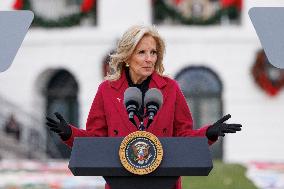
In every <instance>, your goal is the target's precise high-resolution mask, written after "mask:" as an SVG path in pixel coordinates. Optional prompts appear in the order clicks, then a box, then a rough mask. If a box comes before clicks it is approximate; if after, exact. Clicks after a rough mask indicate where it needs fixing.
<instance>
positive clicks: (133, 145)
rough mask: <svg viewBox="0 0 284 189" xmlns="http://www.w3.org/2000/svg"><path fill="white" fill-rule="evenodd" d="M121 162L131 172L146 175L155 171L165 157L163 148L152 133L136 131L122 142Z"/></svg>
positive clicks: (120, 150)
mask: <svg viewBox="0 0 284 189" xmlns="http://www.w3.org/2000/svg"><path fill="white" fill-rule="evenodd" d="M119 157H120V162H121V163H122V165H123V167H124V168H125V169H127V170H128V171H129V172H131V173H134V174H137V175H145V174H149V173H151V172H153V171H154V170H155V169H157V167H158V166H159V165H160V163H161V161H162V159H163V148H162V145H161V142H160V141H159V139H158V138H157V137H156V136H155V135H153V134H152V133H149V132H146V131H136V132H133V133H130V134H129V135H127V136H126V137H125V138H124V139H123V141H122V142H121V144H120V148H119Z"/></svg>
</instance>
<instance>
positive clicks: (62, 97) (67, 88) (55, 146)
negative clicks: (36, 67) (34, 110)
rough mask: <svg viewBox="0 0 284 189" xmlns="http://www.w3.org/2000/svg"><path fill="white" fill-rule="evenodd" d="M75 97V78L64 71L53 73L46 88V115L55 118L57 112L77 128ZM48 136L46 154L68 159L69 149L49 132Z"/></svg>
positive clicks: (77, 117) (76, 93) (76, 88)
mask: <svg viewBox="0 0 284 189" xmlns="http://www.w3.org/2000/svg"><path fill="white" fill-rule="evenodd" d="M77 95H78V84H77V82H76V80H75V78H74V77H73V76H72V75H71V74H70V73H69V72H68V71H66V70H64V69H60V70H57V71H55V72H54V74H53V75H52V76H51V78H50V80H49V82H47V86H46V91H45V97H46V115H48V116H50V117H53V118H55V116H54V112H59V113H60V114H62V115H63V117H64V118H65V119H66V121H67V122H68V123H72V125H75V126H78V122H79V115H78V114H79V113H78V109H79V107H78V99H77ZM48 135H49V136H48V137H47V153H48V154H49V155H50V156H51V157H53V158H69V157H70V149H68V147H67V146H66V145H65V144H63V143H62V141H61V140H60V139H59V137H58V136H57V135H56V134H54V133H53V132H50V131H49V132H48Z"/></svg>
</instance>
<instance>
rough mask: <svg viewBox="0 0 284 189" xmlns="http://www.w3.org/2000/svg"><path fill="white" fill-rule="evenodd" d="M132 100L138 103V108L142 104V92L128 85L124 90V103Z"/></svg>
mask: <svg viewBox="0 0 284 189" xmlns="http://www.w3.org/2000/svg"><path fill="white" fill-rule="evenodd" d="M130 101H134V102H137V103H138V106H139V107H138V108H140V107H141V105H142V92H141V91H140V90H139V89H138V88H137V87H129V88H127V89H126V90H125V92H124V101H123V102H124V105H126V104H127V103H128V102H130Z"/></svg>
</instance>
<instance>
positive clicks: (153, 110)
mask: <svg viewBox="0 0 284 189" xmlns="http://www.w3.org/2000/svg"><path fill="white" fill-rule="evenodd" d="M144 104H146V112H147V115H148V116H149V119H148V123H147V127H146V128H148V127H149V126H150V124H151V123H152V122H153V120H154V116H155V115H156V114H157V112H158V110H159V108H160V107H161V106H162V104H163V94H162V93H161V91H160V90H159V89H156V88H152V89H149V90H148V91H147V92H146V94H145V99H144Z"/></svg>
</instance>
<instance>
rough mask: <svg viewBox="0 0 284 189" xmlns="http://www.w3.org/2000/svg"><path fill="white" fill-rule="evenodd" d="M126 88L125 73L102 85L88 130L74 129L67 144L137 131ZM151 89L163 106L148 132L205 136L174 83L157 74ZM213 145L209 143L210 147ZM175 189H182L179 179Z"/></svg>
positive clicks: (153, 75)
mask: <svg viewBox="0 0 284 189" xmlns="http://www.w3.org/2000/svg"><path fill="white" fill-rule="evenodd" d="M127 88H128V82H127V79H126V76H125V73H124V71H123V72H122V75H121V78H120V79H119V80H117V81H112V82H110V81H104V82H103V83H101V84H100V86H99V88H98V91H97V94H96V96H95V99H94V101H93V103H92V106H91V109H90V112H89V116H88V119H87V124H86V130H82V129H78V128H76V127H73V126H71V127H72V136H71V138H70V139H69V140H67V141H65V143H66V144H67V145H68V146H70V147H72V143H73V140H74V137H84V136H86V137H105V136H110V137H124V136H126V135H128V134H129V133H131V132H134V131H137V128H136V127H135V126H134V125H133V124H132V123H131V122H130V121H129V120H128V114H127V111H126V108H125V106H124V104H123V95H124V91H125V90H126V89H127ZM149 88H157V89H159V90H161V92H162V94H163V98H164V102H163V105H162V107H161V108H160V110H159V111H158V113H157V115H156V116H155V117H154V121H153V122H152V124H151V125H150V127H149V128H148V130H147V131H149V132H151V133H153V134H155V135H156V136H158V137H171V136H178V137H182V136H203V137H204V136H205V133H206V130H207V128H208V126H206V127H203V128H200V129H198V130H193V129H192V123H193V122H192V117H191V114H190V111H189V108H188V106H187V103H186V100H185V98H184V96H183V94H182V92H181V90H180V88H179V86H178V84H177V83H176V81H175V80H173V79H170V78H168V77H162V76H160V75H158V74H157V73H156V72H154V73H153V74H152V79H151V81H150V84H149ZM137 123H138V122H137ZM213 142H214V141H208V143H209V144H212V143H213ZM106 188H109V187H106ZM175 189H181V180H180V179H179V181H178V182H177V184H176V186H175Z"/></svg>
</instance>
